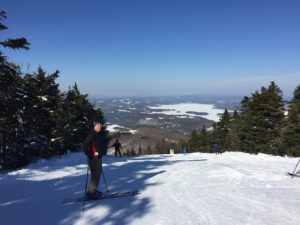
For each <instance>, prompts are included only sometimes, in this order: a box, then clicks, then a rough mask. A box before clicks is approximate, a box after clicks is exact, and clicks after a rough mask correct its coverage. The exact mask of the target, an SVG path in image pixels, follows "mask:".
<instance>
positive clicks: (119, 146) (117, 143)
mask: <svg viewBox="0 0 300 225" xmlns="http://www.w3.org/2000/svg"><path fill="white" fill-rule="evenodd" d="M110 147H115V156H116V157H117V156H118V154H119V156H120V157H122V153H121V149H122V145H121V144H120V143H119V140H118V139H116V142H115V143H114V144H113V145H112V146H110Z"/></svg>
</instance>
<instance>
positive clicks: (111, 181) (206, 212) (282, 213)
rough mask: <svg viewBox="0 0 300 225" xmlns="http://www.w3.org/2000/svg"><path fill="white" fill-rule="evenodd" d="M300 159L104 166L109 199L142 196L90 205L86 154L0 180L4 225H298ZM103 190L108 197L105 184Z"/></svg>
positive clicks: (192, 158) (109, 161)
mask: <svg viewBox="0 0 300 225" xmlns="http://www.w3.org/2000/svg"><path fill="white" fill-rule="evenodd" d="M297 161H298V158H284V157H275V156H268V155H264V154H259V155H249V154H245V153H238V152H237V153H233V152H228V153H224V154H222V155H213V154H201V153H193V154H186V155H155V156H141V157H136V158H122V159H120V158H114V157H110V156H107V157H105V158H104V172H105V176H106V180H107V183H108V188H109V190H111V191H126V190H131V189H136V188H138V189H139V190H140V191H141V194H139V195H137V196H134V197H128V198H120V199H107V200H102V201H93V202H88V203H87V204H86V212H85V213H84V214H83V213H82V211H81V210H82V204H81V203H75V204H67V205H66V204H62V201H63V199H64V198H70V197H79V196H82V195H83V189H84V187H85V176H86V164H85V158H84V156H83V154H82V153H73V154H70V155H68V156H65V157H62V158H56V159H51V160H49V161H39V162H37V163H35V164H32V165H30V166H28V167H26V168H24V169H21V170H17V171H14V172H9V173H4V174H1V177H0V224H1V225H19V224H20V225H21V224H23V225H34V224H38V225H40V224H43V225H55V224H60V225H63V224H75V225H93V224H101V225H104V224H105V225H129V224H130V225H141V224H143V225H172V224H174V225H175V224H176V225H185V224H191V225H198V224H199V225H242V224H243V225H245V224H247V225H268V224H269V225H271V224H272V225H289V224H290V225H299V224H300V216H299V215H300V178H291V177H289V176H286V175H285V173H286V172H287V171H292V170H293V169H294V166H295V164H296V163H297ZM100 189H101V190H105V186H104V184H103V182H102V183H101V185H100Z"/></svg>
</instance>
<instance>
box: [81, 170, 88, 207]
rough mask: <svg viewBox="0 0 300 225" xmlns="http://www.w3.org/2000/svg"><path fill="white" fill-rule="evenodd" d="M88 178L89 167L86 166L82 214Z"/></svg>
mask: <svg viewBox="0 0 300 225" xmlns="http://www.w3.org/2000/svg"><path fill="white" fill-rule="evenodd" d="M88 177H89V165H87V170H86V180H85V190H84V199H83V205H82V212H83V213H84V206H85V201H86V190H87V183H88Z"/></svg>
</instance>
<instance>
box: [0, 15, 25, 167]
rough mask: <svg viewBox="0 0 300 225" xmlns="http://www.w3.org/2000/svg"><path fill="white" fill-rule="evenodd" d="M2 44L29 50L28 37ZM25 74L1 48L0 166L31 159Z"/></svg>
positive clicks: (0, 22) (0, 19)
mask: <svg viewBox="0 0 300 225" xmlns="http://www.w3.org/2000/svg"><path fill="white" fill-rule="evenodd" d="M5 19H7V16H6V13H5V12H4V11H0V31H3V30H6V29H8V28H7V27H6V25H5V24H4V23H3V20H5ZM0 46H2V47H5V48H9V49H26V50H28V49H29V43H28V42H27V40H26V39H25V38H18V39H11V38H7V39H5V40H0ZM21 76H22V74H21V71H20V68H19V67H18V66H16V65H15V64H13V63H11V62H9V61H8V60H7V57H6V56H5V55H4V54H3V52H2V50H1V49H0V108H1V111H0V168H1V167H4V168H13V167H18V166H20V165H23V164H25V163H26V162H27V157H26V152H25V150H24V148H22V145H23V143H24V132H23V127H22V125H23V123H22V119H21V117H22V115H23V111H22V107H23V103H22V98H23V95H24V93H23V90H22V88H21V86H22V77H21Z"/></svg>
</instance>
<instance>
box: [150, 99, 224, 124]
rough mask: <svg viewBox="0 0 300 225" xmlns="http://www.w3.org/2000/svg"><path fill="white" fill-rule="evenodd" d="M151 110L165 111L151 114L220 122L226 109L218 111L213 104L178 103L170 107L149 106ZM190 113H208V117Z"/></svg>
mask: <svg viewBox="0 0 300 225" xmlns="http://www.w3.org/2000/svg"><path fill="white" fill-rule="evenodd" d="M148 108H150V109H153V110H155V109H159V110H165V111H162V112H151V113H150V114H165V115H174V116H185V117H181V118H187V117H192V118H193V117H203V118H206V119H208V120H213V121H215V122H218V121H219V120H220V114H223V113H224V109H216V108H214V105H211V104H200V103H178V104H173V105H172V104H170V105H158V106H148ZM189 111H193V112H198V113H201V112H202V113H208V114H207V115H196V114H193V113H188V112H189Z"/></svg>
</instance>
